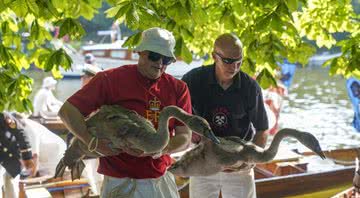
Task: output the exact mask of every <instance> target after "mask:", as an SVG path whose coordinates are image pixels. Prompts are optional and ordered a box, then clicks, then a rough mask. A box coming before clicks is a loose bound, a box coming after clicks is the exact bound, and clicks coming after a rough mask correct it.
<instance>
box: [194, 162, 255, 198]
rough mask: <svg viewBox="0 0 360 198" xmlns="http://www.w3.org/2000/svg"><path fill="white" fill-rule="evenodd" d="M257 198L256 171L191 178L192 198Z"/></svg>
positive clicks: (220, 173) (249, 170) (221, 173)
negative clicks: (220, 196) (220, 197)
mask: <svg viewBox="0 0 360 198" xmlns="http://www.w3.org/2000/svg"><path fill="white" fill-rule="evenodd" d="M220 190H221V194H222V197H223V198H256V190H255V179H254V169H253V168H251V169H248V170H242V171H238V172H233V173H224V172H219V173H217V174H215V175H211V176H206V177H190V198H218V197H219V194H220Z"/></svg>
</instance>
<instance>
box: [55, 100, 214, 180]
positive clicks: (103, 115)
mask: <svg viewBox="0 0 360 198" xmlns="http://www.w3.org/2000/svg"><path fill="white" fill-rule="evenodd" d="M172 117H174V118H176V119H178V120H180V121H181V122H183V123H184V124H185V125H187V126H188V127H189V128H190V129H191V130H192V131H194V132H196V133H198V134H200V135H202V136H204V137H206V138H209V139H210V140H211V141H213V142H215V143H219V142H220V141H219V139H217V137H215V135H214V134H213V132H212V130H211V128H210V125H209V124H208V122H207V121H206V120H205V119H204V118H202V117H199V116H195V115H190V114H188V113H187V112H185V111H184V110H182V109H181V108H179V107H176V106H167V107H164V108H163V110H162V111H161V112H160V115H159V127H158V130H155V128H154V126H153V124H152V123H151V122H150V121H148V120H146V119H145V118H144V117H142V116H140V115H138V114H137V113H136V112H135V111H131V110H128V109H125V108H123V107H121V106H118V105H103V106H101V108H100V109H99V110H98V111H97V112H95V113H94V114H92V115H90V117H89V118H88V119H86V120H85V123H86V126H87V128H88V131H89V133H90V134H91V135H92V136H93V140H95V141H94V142H95V145H96V140H97V138H105V139H108V140H110V141H111V143H110V145H109V147H110V148H112V149H114V150H117V149H122V148H124V147H127V148H132V149H137V150H141V151H144V154H148V155H153V156H154V155H157V156H158V155H161V151H162V150H163V149H164V148H165V147H166V145H167V144H168V142H169V140H170V137H169V131H168V121H169V119H170V118H172ZM92 145H93V141H92V143H90V144H89V145H85V144H83V143H82V142H81V141H80V140H78V139H77V138H76V137H75V138H74V139H73V140H72V142H71V144H70V146H69V148H68V149H67V150H66V151H65V154H64V157H63V158H62V159H61V160H60V162H59V163H58V165H57V167H56V171H55V176H54V177H55V178H57V177H61V176H62V175H63V174H64V171H65V168H66V167H67V166H68V167H69V168H70V169H71V177H72V179H73V180H74V179H79V178H80V176H81V173H82V171H83V169H84V167H85V165H84V163H83V162H82V159H83V158H84V157H85V156H87V157H95V158H96V157H100V156H101V155H100V154H99V153H96V151H95V150H96V149H90V148H91V147H92Z"/></svg>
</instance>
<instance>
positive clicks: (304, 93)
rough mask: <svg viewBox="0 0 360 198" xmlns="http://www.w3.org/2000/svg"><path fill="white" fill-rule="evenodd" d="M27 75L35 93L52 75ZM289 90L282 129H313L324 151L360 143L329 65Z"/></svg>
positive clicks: (341, 84)
mask: <svg viewBox="0 0 360 198" xmlns="http://www.w3.org/2000/svg"><path fill="white" fill-rule="evenodd" d="M28 74H29V75H30V76H31V77H33V78H34V79H35V85H34V92H33V93H35V92H36V90H37V89H39V87H40V86H41V79H42V78H44V76H46V75H49V74H43V73H40V72H35V71H30V72H29V73H28ZM79 88H80V79H62V80H60V81H59V83H58V85H57V88H56V91H55V95H56V96H57V97H58V98H59V99H60V100H62V101H65V100H66V99H67V98H68V97H69V96H70V95H71V94H73V93H74V92H75V91H76V90H78V89H79ZM288 92H289V94H288V96H286V97H285V98H284V102H283V107H282V111H281V113H280V120H279V124H280V128H284V127H289V128H295V129H299V130H303V131H308V132H311V133H312V134H314V135H315V136H316V137H317V138H318V139H319V141H320V144H321V146H322V148H323V149H324V150H328V149H335V148H351V147H357V146H359V145H360V134H359V133H357V132H356V131H355V130H354V129H353V127H352V126H351V121H352V118H353V110H352V107H351V103H350V100H349V99H348V96H347V92H346V88H345V79H344V78H342V77H339V76H335V77H329V75H328V70H327V69H326V68H322V67H320V66H319V65H308V66H307V67H305V68H297V70H296V74H295V76H294V80H293V83H292V85H291V87H290V89H289V90H288ZM31 98H33V94H32V95H31ZM270 140H271V138H270ZM270 140H269V141H270ZM285 142H286V143H285V144H282V146H285V147H288V148H287V149H293V148H297V149H300V150H303V149H304V147H303V146H301V145H300V144H299V143H298V142H297V141H295V140H293V139H290V138H288V139H286V140H285Z"/></svg>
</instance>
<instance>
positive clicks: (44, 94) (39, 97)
mask: <svg viewBox="0 0 360 198" xmlns="http://www.w3.org/2000/svg"><path fill="white" fill-rule="evenodd" d="M56 83H57V81H56V80H55V79H54V78H53V77H46V78H44V80H43V83H42V87H41V89H40V90H39V91H38V92H37V93H36V94H35V97H34V103H33V106H34V112H33V115H32V116H33V117H34V118H37V117H40V118H45V119H58V116H57V113H58V112H59V109H60V107H61V105H63V102H61V101H60V100H58V99H57V98H56V97H55V96H54V94H53V92H52V91H53V90H55V87H56Z"/></svg>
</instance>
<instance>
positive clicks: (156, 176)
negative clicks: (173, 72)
mask: <svg viewBox="0 0 360 198" xmlns="http://www.w3.org/2000/svg"><path fill="white" fill-rule="evenodd" d="M174 47H175V39H174V36H173V35H172V33H171V32H169V31H167V30H165V29H161V28H150V29H148V30H145V31H144V32H143V33H142V41H141V43H140V45H139V46H138V47H137V48H136V49H135V51H136V52H137V53H138V54H139V61H138V64H136V65H124V66H121V67H118V68H114V69H111V70H106V71H102V72H99V73H98V74H97V75H96V76H95V77H94V78H93V79H92V80H91V81H90V82H89V83H88V84H87V85H86V86H84V87H83V88H82V89H81V90H79V91H78V92H76V93H75V94H74V95H73V96H71V97H70V98H69V99H68V100H67V101H66V102H65V103H64V105H63V106H62V107H61V109H60V112H59V116H60V117H61V119H62V120H63V122H64V123H65V125H66V126H67V127H68V129H69V130H70V131H71V132H72V133H74V135H76V136H77V137H78V138H79V139H80V140H81V141H82V142H84V143H85V144H86V145H88V144H89V143H90V140H91V138H92V137H91V135H90V134H89V132H88V130H87V128H86V125H85V121H84V117H86V116H88V115H89V114H90V113H91V112H93V111H95V110H97V109H98V108H100V106H101V105H103V104H108V105H109V104H117V105H121V106H123V107H125V108H128V109H131V110H134V111H136V112H137V113H138V114H139V115H142V116H144V117H145V118H146V119H148V120H149V121H151V122H152V123H153V124H154V126H157V125H158V117H159V113H160V111H161V109H162V108H164V107H166V106H169V105H176V106H178V107H180V108H182V109H184V110H185V111H186V112H189V113H190V112H191V102H190V95H189V91H188V88H187V86H186V84H185V83H184V82H182V81H180V80H177V79H176V78H174V77H172V76H170V75H168V74H166V73H164V72H165V70H166V67H167V66H168V65H170V64H171V63H172V62H174V61H175V55H174V53H173V51H174ZM169 129H170V133H171V139H170V142H169V144H168V146H167V147H166V148H165V149H164V150H163V152H164V153H165V154H164V155H162V156H161V157H159V158H156V159H153V158H152V157H151V156H144V155H143V154H142V152H141V151H135V150H130V149H126V150H124V151H123V152H120V153H115V152H114V151H112V150H111V149H110V148H109V147H108V143H109V142H108V141H106V140H103V139H99V145H98V147H97V150H96V151H97V152H99V153H101V154H103V155H104V157H101V158H100V165H99V168H98V172H99V173H101V174H103V175H105V176H104V182H103V186H102V192H101V197H131V198H138V197H147V198H151V197H154V198H155V197H156V198H165V197H166V198H173V197H179V194H178V192H177V188H176V183H175V180H174V176H173V175H171V173H169V172H167V171H166V170H167V167H168V166H170V165H171V158H170V156H169V154H170V153H173V152H178V151H180V150H184V149H185V148H186V146H187V145H188V144H189V142H190V139H191V131H190V130H189V129H188V128H187V127H186V126H184V125H183V124H182V123H180V122H177V121H175V120H174V119H171V120H170V121H169ZM104 133H105V131H104ZM109 156H111V157H109Z"/></svg>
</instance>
